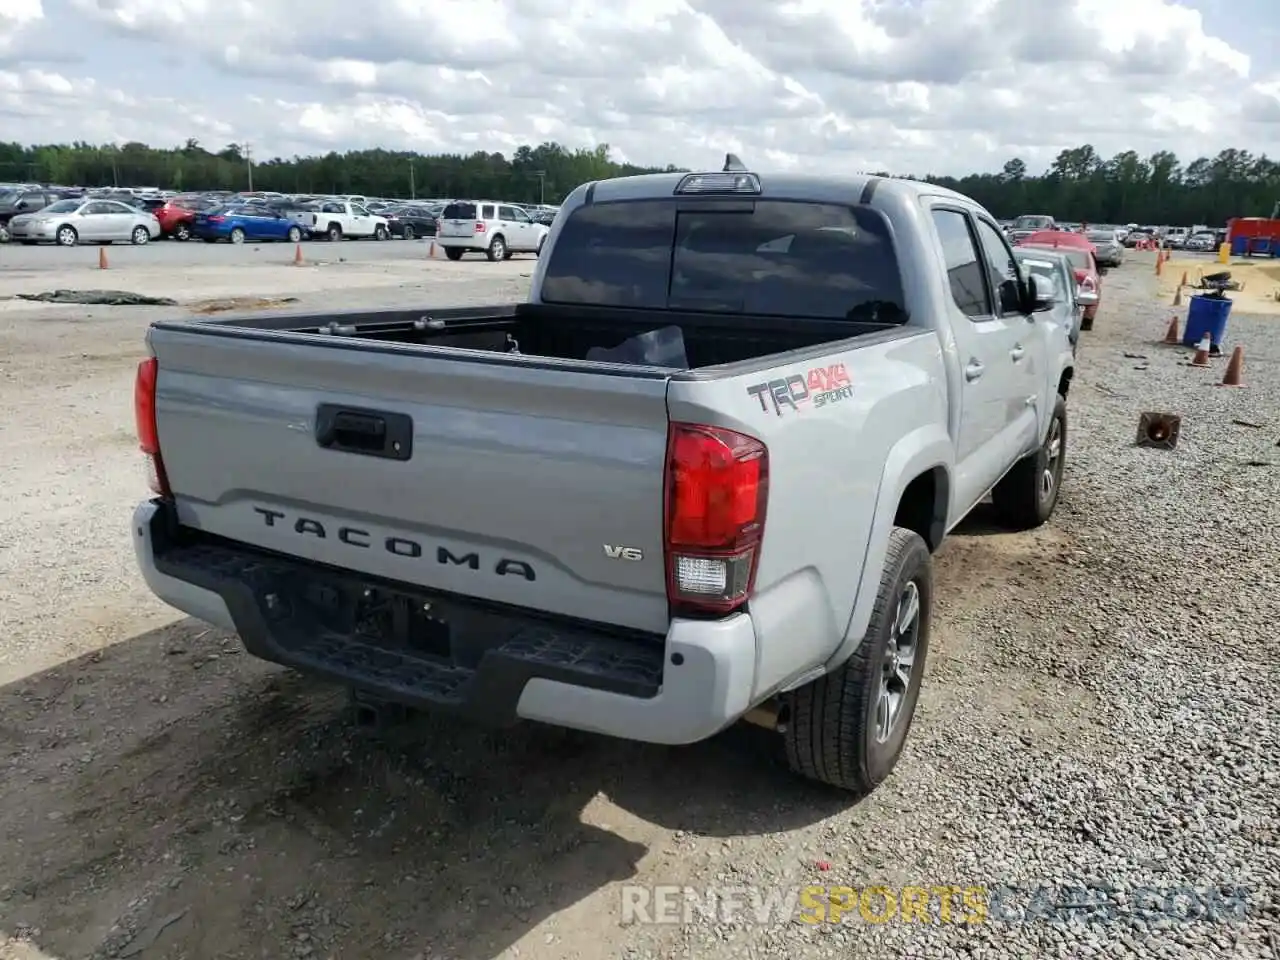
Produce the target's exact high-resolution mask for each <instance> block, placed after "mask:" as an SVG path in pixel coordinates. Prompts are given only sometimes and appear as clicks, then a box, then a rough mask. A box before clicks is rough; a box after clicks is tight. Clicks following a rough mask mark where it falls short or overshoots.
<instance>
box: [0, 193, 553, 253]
mask: <svg viewBox="0 0 1280 960" xmlns="http://www.w3.org/2000/svg"><path fill="white" fill-rule="evenodd" d="M70 201H75V202H76V203H77V204H87V203H90V202H95V203H96V202H101V203H111V204H116V207H113V208H111V209H112V210H113V211H114V214H115V215H116V216H117V218H118V217H119V216H122V215H123V214H122V211H121V210H120V209H119V208H120V207H125V208H127V211H128V212H131V213H133V214H135V215H138V214H141V215H143V218H142V219H141V220H139V221H138V223H137V224H134V227H139V226H140V227H143V228H145V229H144V230H143V231H141V232H138V231H136V230H133V231H131V232H130V233H128V234H125V235H118V232H119V230H120V229H122V228H123V224H124V221H123V220H120V219H117V220H113V221H107V220H97V219H94V220H91V221H88V222H86V223H80V222H79V221H78V220H77V221H75V222H72V221H71V220H70V219H69V218H68V216H66V215H64V214H70V213H71V212H72V211H70V210H69V209H68V208H64V207H59V208H58V209H57V210H56V211H53V212H52V213H51V214H49V215H47V216H46V215H44V214H43V211H45V210H46V208H48V207H50V206H51V205H53V204H56V203H63V202H70ZM459 203H462V204H471V205H472V206H473V207H474V206H476V205H477V204H478V205H479V206H480V207H481V208H482V210H483V211H484V212H485V213H486V214H488V213H492V214H493V216H484V217H478V218H475V223H474V224H473V225H472V228H471V229H470V230H469V231H466V236H465V240H464V237H463V231H461V230H460V228H459V227H458V225H457V224H455V225H454V236H453V237H452V239H451V240H450V242H449V243H448V244H445V243H444V239H443V238H442V240H441V243H442V245H443V246H445V247H446V249H447V250H449V249H457V250H459V251H460V252H459V253H458V254H457V256H461V255H462V254H463V253H465V252H467V251H468V250H474V251H476V252H480V253H486V254H488V253H489V252H490V250H491V248H492V249H493V251H494V252H496V253H497V254H498V255H497V256H496V257H495V258H494V259H503V258H504V257H505V256H507V255H508V254H509V253H514V252H522V251H525V250H530V249H533V250H536V249H537V244H538V241H539V238H540V236H542V235H545V232H546V229H547V228H548V227H549V226H550V224H551V222H552V221H553V220H554V219H555V215H556V212H557V211H558V210H559V208H558V207H555V206H550V205H545V204H539V205H537V206H527V205H521V204H515V203H507V202H500V201H470V200H452V199H440V200H390V199H370V198H367V197H362V196H356V195H351V196H309V195H294V196H289V195H285V194H280V193H271V192H265V191H259V192H247V193H231V192H228V191H204V192H186V193H176V192H172V191H170V192H162V191H158V190H153V189H149V188H145V189H138V190H135V189H132V188H121V189H117V188H110V189H105V188H101V189H86V188H82V187H48V186H41V185H39V184H13V185H3V184H0V242H3V241H7V240H10V239H17V240H21V241H23V242H29V243H40V242H50V243H59V244H62V245H73V244H75V243H78V242H80V241H81V240H89V239H90V238H91V237H90V234H92V237H93V238H94V239H98V238H100V237H104V236H109V237H110V239H112V240H130V241H132V242H143V243H145V242H149V241H150V240H154V239H158V238H159V237H171V238H173V239H175V240H183V241H185V240H193V239H194V240H204V241H207V242H210V243H217V242H220V241H226V242H228V243H244V242H246V241H254V242H259V241H271V240H279V241H286V242H298V241H300V240H305V239H323V240H332V241H337V240H343V239H373V240H387V239H390V238H392V237H399V238H403V239H406V240H414V239H418V238H423V237H435V236H436V235H437V233H438V232H439V224H440V220H441V219H442V216H443V213H444V211H445V209H446V207H449V206H450V205H453V204H459ZM95 209H96V210H98V211H99V212H97V213H90V212H88V210H87V208H84V209H82V208H80V207H77V208H76V210H77V211H79V214H78V215H83V216H91V217H99V216H103V215H104V214H102V213H101V210H103V209H105V208H95ZM455 212H457V211H455ZM148 217H150V218H151V219H147V218H148ZM15 218H22V219H21V223H20V228H21V232H22V236H21V237H18V236H15V235H13V232H12V230H11V228H10V224H11V222H12V221H13V220H14V219H15ZM453 219H463V218H462V217H455V218H453ZM152 220H154V222H155V224H156V225H158V231H157V230H156V229H153V224H152ZM54 221H57V222H54ZM477 224H478V226H477ZM534 227H537V228H540V229H541V233H539V232H538V231H537V230H534V229H532V228H534ZM144 233H145V235H146V237H147V239H145V240H143V239H141V238H142V237H143V235H144ZM481 234H483V235H484V236H483V237H482V238H481V239H480V240H477V239H476V238H477V236H479V235H481ZM495 238H497V240H498V243H497V246H494V245H493V240H494V239H495ZM450 255H451V256H454V255H453V254H450Z"/></svg>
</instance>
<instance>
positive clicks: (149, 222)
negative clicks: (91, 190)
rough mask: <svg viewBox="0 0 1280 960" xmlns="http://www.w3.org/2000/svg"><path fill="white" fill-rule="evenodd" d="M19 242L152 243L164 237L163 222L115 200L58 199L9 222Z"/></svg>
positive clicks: (63, 245) (11, 232)
mask: <svg viewBox="0 0 1280 960" xmlns="http://www.w3.org/2000/svg"><path fill="white" fill-rule="evenodd" d="M9 233H10V235H11V236H12V237H13V239H14V240H16V241H17V242H18V243H25V244H35V243H56V244H58V245H59V246H62V247H74V246H75V245H76V244H77V243H111V242H112V241H113V240H123V241H127V242H129V243H134V244H143V243H150V242H151V241H152V240H154V239H156V238H157V237H159V236H160V221H158V220H157V219H156V218H155V217H153V216H152V215H151V214H149V213H147V212H146V211H145V210H139V209H138V208H137V207H131V206H129V205H128V204H127V203H119V202H118V201H115V200H91V199H89V200H57V201H55V202H54V203H51V204H49V205H48V206H47V207H45V208H43V209H41V210H37V211H36V212H35V213H26V214H23V215H22V216H18V217H14V218H13V219H12V220H10V221H9Z"/></svg>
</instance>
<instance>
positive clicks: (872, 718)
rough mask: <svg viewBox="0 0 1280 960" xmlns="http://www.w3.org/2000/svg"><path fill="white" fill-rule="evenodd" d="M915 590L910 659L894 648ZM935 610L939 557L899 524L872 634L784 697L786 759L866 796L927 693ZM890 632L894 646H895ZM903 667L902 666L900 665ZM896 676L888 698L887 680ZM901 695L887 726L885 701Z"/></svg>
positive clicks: (890, 764) (890, 763)
mask: <svg viewBox="0 0 1280 960" xmlns="http://www.w3.org/2000/svg"><path fill="white" fill-rule="evenodd" d="M908 595H913V596H914V597H915V600H916V601H917V603H918V608H917V613H916V615H915V618H914V620H915V623H914V636H913V638H912V639H913V643H914V654H913V656H912V658H911V663H910V667H909V669H907V679H906V680H905V682H903V681H902V673H901V669H902V668H904V667H905V666H906V665H905V664H904V663H902V662H901V660H899V659H898V658H897V657H896V655H894V656H893V657H892V658H891V652H892V651H896V650H898V649H899V645H898V642H897V633H898V629H897V628H898V615H899V611H900V609H901V608H902V606H903V602H904V600H906V598H907V597H908ZM932 610H933V561H932V558H931V557H930V555H929V547H928V546H927V545H926V544H925V542H924V540H923V539H921V537H920V535H919V534H918V533H915V532H913V531H911V530H907V529H904V528H902V527H894V528H893V530H892V531H891V532H890V534H889V550H888V553H887V555H886V556H885V563H884V572H883V574H881V577H880V589H879V591H878V592H877V593H876V602H875V607H874V608H873V609H872V611H871V623H870V624H869V625H868V627H867V632H866V635H865V636H864V637H863V640H862V642H861V643H860V644H859V645H858V649H857V650H856V651H855V652H854V654H853V656H852V657H850V658H849V660H848V661H847V662H846V663H845V664H844V665H843V666H842V667H840V668H839V669H837V670H835V671H833V672H832V673H828V674H826V675H825V676H822V677H819V678H818V679H817V680H814V681H813V682H812V683H808V684H805V685H804V686H803V687H800V688H799V689H798V690H793V691H791V692H790V693H787V694H784V695H783V697H782V712H781V719H782V720H783V722H784V723H785V727H784V730H783V734H782V736H783V741H784V744H785V749H786V756H787V763H788V765H789V766H790V767H791V769H792V770H794V771H795V772H796V773H798V774H800V775H801V776H804V777H807V778H809V779H810V780H816V781H818V782H819V783H825V784H828V785H830V786H833V787H839V788H840V789H842V790H847V791H849V792H851V793H853V794H854V795H855V796H856V797H858V798H861V797H865V796H866V795H867V794H869V793H871V791H873V790H874V789H875V788H876V787H878V786H879V785H880V784H881V783H882V782H883V781H884V779H885V777H887V776H888V775H889V774H890V773H891V772H892V771H893V768H894V767H895V766H896V765H897V763H898V758H899V757H900V756H901V755H902V748H903V745H904V744H905V743H906V740H907V733H908V732H909V731H910V730H911V722H912V719H913V718H914V716H915V710H916V703H917V701H918V700H919V699H920V683H921V680H922V678H923V677H924V666H925V659H926V657H927V655H928V652H929V628H930V623H931V620H932ZM891 640H892V641H893V643H892V648H891ZM895 668H896V669H895ZM886 677H891V678H892V683H890V685H889V689H890V691H891V692H892V691H897V692H896V695H897V696H898V699H897V700H896V701H891V700H886V699H885V698H884V690H885V688H884V687H882V683H884V681H885V678H886ZM890 703H896V704H897V710H896V712H892V713H890V714H887V715H886V716H888V718H889V722H888V723H887V725H884V726H882V723H881V712H880V710H881V707H882V705H884V704H890Z"/></svg>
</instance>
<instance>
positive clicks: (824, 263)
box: [542, 200, 906, 323]
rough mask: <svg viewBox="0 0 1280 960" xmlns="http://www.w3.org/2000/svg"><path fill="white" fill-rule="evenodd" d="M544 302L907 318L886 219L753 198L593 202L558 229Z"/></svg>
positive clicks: (861, 210) (863, 211)
mask: <svg viewBox="0 0 1280 960" xmlns="http://www.w3.org/2000/svg"><path fill="white" fill-rule="evenodd" d="M542 299H543V300H544V301H546V302H548V303H568V304H583V305H595V306H615V307H633V308H642V309H670V310H701V311H713V312H722V313H754V314H767V315H773V316H787V317H797V318H801V317H803V318H812V319H824V320H837V319H838V320H846V319H848V320H870V321H879V322H887V323H902V322H905V321H906V313H905V308H904V303H903V297H902V284H901V279H900V276H899V272H898V264H897V259H896V257H895V255H894V250H893V244H892V242H891V239H890V237H889V232H888V227H887V225H886V223H885V221H884V219H883V218H882V217H881V216H880V214H879V213H877V212H876V211H874V210H871V209H870V208H867V207H846V206H841V205H837V204H820V203H801V202H795V201H785V200H760V201H757V202H756V203H755V204H754V209H747V210H745V211H734V210H733V209H732V207H731V206H726V209H724V210H715V209H705V208H704V209H701V210H690V209H686V210H683V211H678V210H677V202H676V201H672V200H658V201H652V200H646V201H638V202H637V201H633V202H620V203H598V204H591V205H589V206H585V207H579V208H578V209H577V210H575V211H574V212H573V214H572V215H571V216H570V217H569V218H568V220H567V221H566V222H565V224H564V226H563V227H562V229H561V232H560V236H559V238H558V239H557V240H556V243H555V246H554V247H553V248H552V251H551V256H550V258H549V260H548V262H547V267H546V273H545V276H544V278H543V286H542Z"/></svg>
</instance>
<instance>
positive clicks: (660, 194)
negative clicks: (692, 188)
mask: <svg viewBox="0 0 1280 960" xmlns="http://www.w3.org/2000/svg"><path fill="white" fill-rule="evenodd" d="M748 169H749V168H748ZM694 172H697V173H713V172H714V173H719V172H720V171H694ZM750 172H751V173H755V174H756V175H757V176H758V177H759V178H760V193H759V194H757V196H759V197H761V198H765V197H770V196H774V197H786V198H788V199H794V200H812V201H815V202H822V201H829V202H847V201H848V200H849V199H850V198H853V199H857V198H858V197H860V196H862V194H863V192H864V191H865V190H866V189H867V187H868V185H869V184H872V183H873V182H874V184H875V186H874V189H875V190H876V192H880V191H885V192H887V193H891V194H895V195H898V196H900V197H905V198H915V197H920V196H930V197H939V196H941V197H947V198H950V199H954V200H957V201H961V202H963V203H965V204H966V205H971V204H972V203H973V200H971V199H970V198H969V197H966V196H964V195H963V194H960V193H957V192H956V191H954V190H949V189H947V188H946V187H942V186H938V185H936V184H932V183H923V182H921V181H919V180H905V179H901V178H899V177H884V176H877V175H875V174H869V173H868V174H863V173H855V174H823V175H818V174H802V173H757V172H756V171H754V170H751V171H750ZM687 176H689V173H648V174H641V175H639V176H634V177H616V178H614V179H612V180H597V181H596V182H594V183H590V184H586V185H584V186H585V189H586V190H587V191H588V193H589V194H590V196H591V199H592V200H593V201H609V200H656V199H659V198H662V199H666V198H668V197H671V196H672V195H673V194H674V193H675V189H676V187H677V185H678V184H679V183H680V181H681V180H683V179H684V178H685V177H687ZM578 189H580V190H581V189H584V187H579V188H578ZM575 192H576V191H575Z"/></svg>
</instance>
